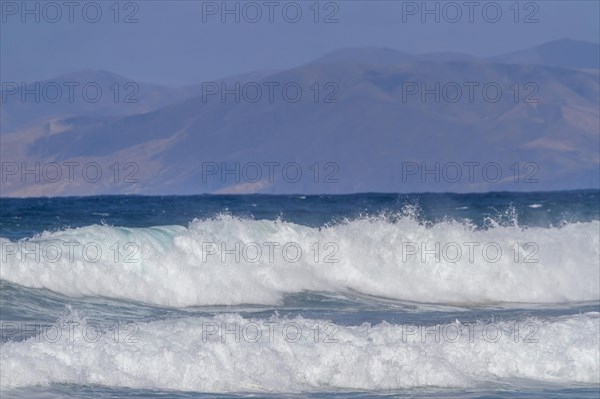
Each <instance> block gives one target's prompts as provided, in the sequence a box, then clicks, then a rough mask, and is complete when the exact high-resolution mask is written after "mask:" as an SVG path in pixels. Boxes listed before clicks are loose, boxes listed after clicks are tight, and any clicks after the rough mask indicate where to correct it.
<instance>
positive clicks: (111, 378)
mask: <svg viewBox="0 0 600 399" xmlns="http://www.w3.org/2000/svg"><path fill="white" fill-rule="evenodd" d="M71 322H72V323H81V324H79V326H85V322H84V321H83V320H79V319H76V318H73V319H72V320H71ZM266 322H267V321H265V320H262V321H261V320H244V319H242V318H241V317H240V316H238V315H231V314H230V315H220V316H217V317H216V318H189V319H187V318H186V319H180V320H172V321H154V322H149V323H142V324H139V326H138V327H139V330H138V333H137V334H136V335H134V336H133V337H132V338H135V339H136V340H137V341H138V342H125V341H128V340H126V339H124V338H125V334H121V335H120V338H119V339H115V335H114V334H113V332H111V331H109V332H107V333H106V334H104V335H101V336H99V337H98V338H92V339H90V338H85V337H86V336H88V337H96V335H95V334H93V333H91V334H86V335H84V334H83V333H82V331H84V330H83V329H82V328H74V329H73V331H74V333H73V335H72V336H69V335H68V334H63V335H62V336H60V339H59V340H58V341H56V340H53V342H48V340H47V339H39V338H38V337H32V338H30V339H29V340H27V341H23V342H8V343H4V344H2V346H1V351H0V360H1V361H0V371H1V374H2V379H1V380H0V387H2V390H3V391H6V390H7V389H11V388H16V387H24V386H32V385H40V384H41V385H45V384H50V383H70V384H99V385H107V386H112V387H131V388H156V389H174V390H189V391H205V392H239V391H273V392H295V391H311V390H318V391H328V390H336V389H339V390H363V389H364V390H384V389H402V388H413V387H475V386H478V385H483V384H487V383H498V382H500V383H503V382H504V383H513V382H515V381H517V382H518V381H523V380H530V381H540V382H548V383H558V384H571V383H577V384H582V383H583V384H599V383H600V369H599V368H600V366H599V362H598V358H599V356H600V338H599V336H600V322H599V315H598V313H595V312H594V313H586V314H582V315H576V316H564V317H559V318H553V319H546V320H542V319H535V318H533V319H527V320H523V321H522V322H520V324H519V325H520V330H519V334H518V335H515V332H514V331H515V328H514V327H515V324H514V322H500V323H496V324H485V323H482V322H480V323H476V324H473V325H470V326H469V325H462V324H459V323H452V324H448V325H441V326H437V327H428V328H427V329H424V327H420V326H415V325H410V326H409V325H392V324H388V323H382V324H378V325H373V326H371V325H367V324H365V325H362V326H357V327H347V326H346V327H344V326H339V325H333V324H328V323H326V322H324V321H318V320H308V319H303V318H295V319H282V318H272V319H270V320H269V323H270V324H269V325H270V326H271V327H270V328H271V329H270V330H268V331H270V332H268V331H267V330H266V329H264V330H263V335H262V338H261V339H257V338H256V337H258V334H257V333H256V332H257V331H258V330H259V329H258V328H256V327H248V326H253V325H254V326H255V325H260V326H264V325H265V324H264V323H266ZM221 323H226V324H225V325H224V326H223V327H220V326H221ZM291 324H294V325H295V327H294V329H289V328H288V330H285V329H286V328H287V327H286V326H289V325H291ZM326 325H327V326H329V329H327V330H326V329H325V328H324V327H323V326H326ZM207 326H212V327H214V326H219V329H220V330H215V329H214V328H213V329H212V330H209V329H208V327H207ZM233 326H239V328H240V331H242V332H240V333H239V334H238V335H237V337H238V339H236V335H235V334H234V331H235V329H234V328H233ZM490 326H493V327H490ZM221 328H222V329H221ZM261 328H262V327H261ZM318 328H322V330H321V335H319V337H318V338H315V335H314V331H315V330H316V329H318ZM435 328H438V329H439V331H441V333H438V334H437V335H436V334H435V333H433V332H432V331H434V330H435ZM459 328H461V329H462V330H460V331H462V333H461V335H458V334H457V332H458V331H459ZM225 329H227V330H228V333H227V334H224V333H223V331H225ZM298 329H300V330H298ZM325 330H326V331H327V333H328V335H327V336H326V335H325V334H324V333H323V332H324V331H325ZM207 331H213V332H214V331H219V332H217V333H212V334H207ZM243 331H246V332H243ZM297 331H301V333H297ZM286 334H287V335H286ZM298 334H300V335H298ZM49 336H54V335H53V334H49ZM285 336H287V337H288V338H287V339H286V338H283V337H285ZM298 337H300V339H298ZM457 337H459V338H457ZM238 341H239V342H238Z"/></svg>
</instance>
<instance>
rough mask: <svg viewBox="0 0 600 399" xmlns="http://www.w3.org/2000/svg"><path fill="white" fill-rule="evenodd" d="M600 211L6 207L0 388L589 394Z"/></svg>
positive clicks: (10, 202)
mask: <svg viewBox="0 0 600 399" xmlns="http://www.w3.org/2000/svg"><path fill="white" fill-rule="evenodd" d="M599 204H600V194H599V192H598V191H570V192H551V193H487V194H462V195H461V194H413V195H403V194H360V195H345V196H302V195H290V196H260V195H251V196H208V195H206V196H187V197H140V196H114V197H86V198H51V199H50V198H41V199H3V200H2V205H1V212H0V227H1V233H0V243H1V244H2V248H1V254H0V255H1V257H2V263H1V267H0V293H1V312H0V322H1V323H2V325H1V332H2V337H1V338H2V343H1V344H0V345H1V346H0V359H1V363H0V389H1V392H2V397H3V398H4V397H27V398H30V397H44V398H46V397H78V398H79V397H86V398H87V397H89V398H110V397H135V398H146V397H169V398H170V397H173V398H191V397H218V398H225V397H235V398H243V397H273V398H275V397H289V398H300V397H314V398H330V397H351V398H368V397H416V398H426V397H445V398H449V397H468V398H474V397H524V398H552V397H555V398H572V397H587V398H597V397H598V395H599V390H600V365H599V364H600V313H599V311H600V303H599V302H600V298H599V297H600V208H599V207H600V205H599Z"/></svg>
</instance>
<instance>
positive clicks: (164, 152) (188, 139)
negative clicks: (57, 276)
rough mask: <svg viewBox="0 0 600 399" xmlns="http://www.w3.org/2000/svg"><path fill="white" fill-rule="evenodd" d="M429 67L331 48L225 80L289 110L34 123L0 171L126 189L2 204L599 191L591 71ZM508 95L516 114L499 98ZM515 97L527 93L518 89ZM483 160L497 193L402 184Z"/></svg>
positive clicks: (460, 61) (55, 191) (223, 107)
mask: <svg viewBox="0 0 600 399" xmlns="http://www.w3.org/2000/svg"><path fill="white" fill-rule="evenodd" d="M542 53H543V52H542ZM438 56H439V57H440V58H441V59H442V60H439V59H436V56H435V55H425V56H411V55H407V54H405V53H401V52H396V51H395V50H390V49H373V48H366V49H365V48H362V49H354V50H352V49H343V50H338V51H336V52H333V53H332V54H330V55H328V56H325V57H321V58H319V59H317V60H315V61H314V62H310V63H308V64H305V65H302V66H299V67H296V68H292V69H289V70H286V71H281V72H277V73H274V74H268V75H267V76H264V74H263V76H260V75H258V76H260V77H261V78H262V79H260V80H258V79H253V77H252V76H251V75H248V77H246V78H239V79H238V80H239V81H241V82H242V83H244V82H253V83H254V82H262V83H263V85H264V84H266V83H268V82H279V83H281V84H285V83H286V82H296V83H297V84H299V85H300V86H301V87H302V88H304V89H305V92H304V95H303V96H302V98H301V100H300V101H299V102H297V103H293V102H290V101H285V100H282V99H281V98H280V99H278V100H277V101H273V102H270V101H266V100H265V99H264V98H263V99H262V101H259V102H257V103H251V102H248V101H240V102H236V101H232V100H231V99H229V100H227V101H225V102H223V101H222V100H221V98H220V96H219V95H215V96H207V97H202V96H196V97H191V98H187V99H180V100H178V101H176V102H171V103H170V105H167V106H165V107H161V108H158V109H155V110H153V111H149V112H145V113H142V114H140V113H136V114H134V115H130V116H114V115H113V116H110V117H102V118H93V117H89V118H70V119H68V120H65V121H61V122H60V123H57V122H53V123H54V124H55V125H58V126H60V127H61V128H60V129H58V128H56V126H55V128H54V131H52V129H51V127H49V126H48V124H46V127H45V128H33V129H29V130H27V131H23V132H19V133H18V136H22V137H21V139H20V140H19V138H17V137H11V140H7V139H6V137H3V146H2V147H3V150H2V156H3V160H13V159H14V160H18V159H29V160H40V159H41V160H46V161H47V162H49V161H57V162H62V161H67V160H79V161H81V162H84V161H86V160H87V161H92V160H93V161H94V162H104V163H111V162H116V161H119V162H121V163H127V162H136V164H137V165H139V169H140V170H139V173H138V177H139V183H137V184H134V185H123V184H112V185H111V184H105V185H102V184H95V185H93V184H83V185H81V184H72V185H58V184H53V185H52V184H48V185H38V186H37V187H34V188H32V187H29V185H27V184H10V185H5V187H4V188H3V190H2V195H68V194H75V193H76V194H81V193H82V190H83V191H84V192H85V193H89V194H99V193H122V192H123V193H149V194H165V193H179V194H191V193H203V192H238V193H243V192H265V193H300V192H302V193H348V192H359V191H387V192H407V191H458V192H461V191H463V192H464V191H487V190H538V189H560V188H582V187H597V186H598V179H599V177H598V166H599V162H600V160H599V159H598V148H599V145H600V138H599V133H598V132H599V126H598V125H599V120H600V115H599V111H598V109H599V104H600V93H599V88H598V73H597V72H589V71H581V70H577V69H579V66H580V63H578V64H577V65H575V66H574V69H571V68H563V67H554V66H540V65H535V64H527V63H524V64H512V63H509V62H506V63H505V62H502V63H497V62H492V61H490V60H481V59H476V58H472V57H469V56H464V55H456V56H455V55H452V54H447V53H443V54H438ZM512 59H514V57H513V58H512ZM575 61H577V60H575ZM577 62H579V61H577ZM233 81H235V79H233V80H230V81H229V83H232V82H233ZM315 82H319V83H320V84H321V85H324V84H326V83H334V84H335V85H336V87H335V88H337V89H338V90H337V91H336V90H333V91H331V90H330V91H323V92H322V93H320V94H323V95H322V96H320V98H319V102H318V103H315V101H314V98H313V94H314V93H313V92H312V91H311V90H309V89H308V88H309V87H311V85H313V84H314V83H315ZM436 82H440V84H441V85H444V84H447V83H456V84H458V85H459V86H462V87H463V88H464V83H465V82H478V83H479V84H480V86H478V87H481V86H484V85H485V84H486V83H489V82H492V83H495V84H497V85H499V86H500V87H501V88H502V96H501V98H500V99H499V100H498V101H497V102H492V101H488V100H486V99H484V98H483V97H482V94H481V92H480V91H477V90H476V91H475V94H476V95H477V97H476V99H475V101H469V99H468V96H467V95H466V93H464V92H463V96H462V97H461V99H460V100H459V101H458V102H455V103H454V102H451V101H448V99H447V98H442V99H441V101H439V102H436V101H435V98H434V96H433V95H429V96H425V101H423V98H422V97H421V96H420V93H418V94H416V95H415V94H410V95H409V94H408V93H407V90H409V89H414V84H416V85H417V86H418V85H420V84H422V83H425V84H426V85H427V87H429V88H431V87H432V86H434V85H435V83H436ZM515 83H518V84H519V86H518V89H517V90H516V93H517V94H518V101H516V100H515V90H511V88H514V84H515ZM527 84H533V85H534V86H532V87H527V88H526V85H527ZM199 92H201V90H200V91H199ZM334 92H335V93H334ZM331 93H334V94H335V95H333V96H330V97H331V98H330V99H333V100H335V101H337V102H331V103H323V100H324V98H325V97H326V96H325V94H331ZM535 100H537V101H535ZM10 136H15V135H9V136H7V137H10ZM24 140H27V143H25V142H24ZM7 146H8V147H9V148H11V150H6V148H7ZM16 149H19V150H16ZM19 157H21V158H19ZM271 161H276V162H279V163H280V164H281V165H283V164H285V163H287V162H297V163H298V164H299V165H301V167H302V171H303V172H304V178H303V179H302V180H301V181H299V182H295V183H292V182H289V181H287V180H289V179H287V180H286V179H285V178H283V176H281V174H276V175H275V176H274V178H273V179H267V178H266V176H264V175H263V176H262V179H259V181H256V182H254V181H245V180H244V179H241V180H240V181H236V179H220V178H218V177H215V176H212V175H211V176H210V178H208V179H207V176H206V174H203V171H202V164H203V163H211V165H214V164H220V163H221V162H226V163H227V165H234V164H236V163H239V164H240V165H246V164H248V163H251V162H256V163H258V164H263V163H265V162H271ZM492 161H493V162H496V163H498V164H500V165H501V166H502V169H503V172H504V173H505V176H504V177H503V178H502V179H501V180H499V181H498V182H497V183H490V182H489V181H484V180H481V179H479V180H478V181H476V182H473V183H470V182H468V181H466V180H464V181H461V182H457V183H454V182H449V181H443V180H444V179H442V181H440V182H435V181H433V180H431V179H429V180H427V181H422V180H423V179H421V178H419V176H417V177H416V178H415V176H410V177H411V179H408V180H407V179H406V176H403V174H402V170H403V169H402V168H403V163H405V162H415V163H421V162H426V163H427V165H434V164H435V163H436V162H440V163H444V162H445V163H449V162H456V163H459V164H461V163H464V162H480V163H489V162H492ZM315 162H318V164H319V169H323V170H320V171H321V172H322V173H321V175H323V174H327V173H330V172H332V171H333V169H331V168H338V170H337V171H336V172H335V173H334V174H332V175H334V176H335V179H333V180H337V182H335V181H333V182H327V183H325V182H324V181H323V180H325V179H324V177H323V176H319V179H318V180H319V181H318V182H317V183H315V181H314V180H313V177H314V176H313V173H314V171H313V170H312V169H310V167H311V165H314V164H315ZM515 162H518V163H519V165H524V164H528V163H534V164H535V165H536V166H537V167H538V168H539V170H538V171H537V172H536V173H535V177H536V179H537V180H538V181H539V182H538V183H535V184H522V183H520V184H515V183H514V181H511V179H510V176H511V175H510V174H509V173H511V172H509V168H510V166H511V165H513V164H515ZM212 163H214V164H212ZM326 164H330V165H329V167H328V169H327V170H325V169H326V168H325V165H326ZM205 165H206V164H205ZM331 165H334V166H331ZM263 172H264V170H263ZM524 172H527V171H524ZM330 174H331V173H330ZM32 190H33V191H32ZM32 192H33V193H34V194H31V193H32Z"/></svg>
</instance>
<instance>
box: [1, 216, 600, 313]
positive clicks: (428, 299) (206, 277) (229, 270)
mask: <svg viewBox="0 0 600 399" xmlns="http://www.w3.org/2000/svg"><path fill="white" fill-rule="evenodd" d="M599 229H600V222H599V221H593V222H586V223H570V224H565V225H563V226H560V227H551V228H541V227H531V228H521V227H519V226H517V225H514V224H513V225H497V224H496V225H492V226H491V227H490V228H488V229H477V228H475V227H473V226H471V225H469V224H466V223H459V222H455V221H446V222H440V223H437V224H433V225H425V224H423V223H420V222H419V221H418V220H417V219H416V218H414V217H403V218H399V219H397V220H391V219H390V218H385V217H376V218H361V219H357V220H352V221H346V222H343V223H338V224H335V225H331V226H325V227H321V228H313V227H307V226H303V225H298V224H293V223H289V222H282V221H271V220H248V219H239V218H235V217H231V216H220V217H217V218H213V219H207V220H196V221H194V222H192V223H191V224H190V225H189V226H188V227H183V226H162V227H152V228H122V227H111V226H105V225H93V226H87V227H82V228H76V229H66V230H64V231H57V232H45V233H43V234H41V235H40V236H37V237H33V238H28V239H24V240H21V241H18V242H11V241H9V240H7V239H0V240H1V241H2V250H1V251H2V253H1V257H2V267H1V268H0V277H1V278H2V279H5V280H7V281H10V282H13V283H16V284H20V285H22V286H27V287H33V288H46V289H49V290H52V291H55V292H58V293H61V294H64V295H69V296H103V297H110V298H117V299H127V300H134V301H141V302H146V303H150V304H157V305H165V306H174V307H185V306H196V305H217V304H225V305H228V304H244V303H255V304H278V303H280V301H281V299H282V297H283V295H284V294H286V293H296V292H301V291H307V290H308V291H325V292H348V291H350V290H352V291H355V292H358V293H361V294H366V295H373V296H380V297H387V298H392V299H397V300H406V301H416V302H422V303H444V304H447V303H449V304H452V303H454V304H490V303H511V302H522V303H559V302H571V301H593V300H598V298H599V296H600V265H599V264H598V259H599V257H600V254H599V248H600V237H599V235H598V230H599ZM91 242H92V243H97V244H98V246H99V247H100V248H101V250H102V253H101V255H102V256H101V257H100V258H99V259H98V260H94V261H93V262H91V261H90V260H89V258H88V259H87V260H86V258H85V257H84V254H83V251H82V247H83V246H84V245H86V244H88V243H91ZM36 243H37V244H39V245H40V246H41V248H44V247H46V251H50V252H52V247H48V245H49V244H58V245H60V246H61V248H62V249H63V251H64V250H65V248H67V245H66V244H65V243H71V245H73V243H77V244H78V246H77V247H74V248H76V249H74V250H73V258H72V259H69V256H67V254H66V252H63V253H62V256H60V257H59V259H58V260H56V261H50V260H49V259H53V255H48V254H46V255H45V256H44V255H43V256H41V258H40V260H39V261H37V260H36V259H35V256H33V255H28V254H27V253H26V252H27V251H23V252H22V251H20V250H15V245H17V246H18V247H19V249H21V248H28V246H29V248H31V247H32V246H34V245H36ZM115 243H117V244H118V248H119V259H117V260H115V250H114V248H115V247H114V245H115ZM126 243H134V244H135V246H136V248H138V249H139V251H134V249H132V248H125V247H124V245H125V244H126ZM208 243H216V244H224V245H225V247H224V248H225V249H229V250H231V249H233V248H235V244H236V243H239V244H240V245H241V246H242V247H241V248H243V246H244V245H246V246H247V245H248V244H249V243H256V244H257V245H258V246H259V247H260V248H261V251H262V255H261V256H260V258H259V260H258V261H255V262H251V261H246V260H245V258H244V257H243V256H242V257H241V258H240V261H239V262H238V261H236V259H235V256H234V255H227V254H225V255H224V257H222V256H221V254H220V253H217V254H214V255H208V254H207V251H208V248H209V247H207V246H206V245H207V244H208ZM264 243H278V244H279V245H278V246H277V247H273V248H274V249H273V256H274V257H273V258H272V259H270V253H269V247H268V246H265V245H264ZM286 243H295V244H297V245H298V246H299V247H300V248H301V249H302V253H301V256H300V258H297V257H296V253H295V251H294V249H293V248H292V249H291V250H288V251H287V255H288V258H287V259H286V258H285V255H284V251H283V250H282V248H283V246H284V245H285V244H286ZM315 243H317V248H319V251H320V252H319V254H318V255H316V252H315V250H314V248H315ZM328 243H333V246H331V245H330V246H329V247H326V245H327V244H328ZM407 243H415V244H416V245H417V248H418V253H417V254H415V255H408V250H409V249H414V248H408V247H407V246H406V244H407ZM436 243H439V246H440V249H441V248H444V246H446V245H447V244H452V243H453V244H456V245H454V246H453V247H448V248H449V251H448V252H446V253H443V252H442V251H441V250H434V252H437V254H438V255H439V254H440V253H442V256H436V255H435V254H430V255H425V259H423V255H424V252H425V251H423V250H432V249H435V245H436ZM465 243H477V246H475V247H473V248H474V249H473V257H471V256H470V253H469V251H470V249H469V248H470V247H469V246H467V245H466V244H465ZM490 243H493V244H494V245H497V246H498V247H500V248H501V250H502V253H501V256H500V257H499V258H498V257H497V254H498V253H497V251H496V249H495V248H496V247H495V246H494V247H488V250H487V252H486V253H487V256H486V255H485V254H484V252H483V250H482V248H483V247H484V246H485V245H486V244H490ZM515 243H518V245H520V247H518V248H519V250H518V251H519V252H518V253H519V258H518V259H517V261H516V260H515V253H516V251H515V248H517V247H515ZM526 243H530V244H531V243H533V244H531V245H529V246H528V247H524V246H523V245H524V244H526ZM423 245H424V247H423ZM457 246H458V249H460V251H462V254H461V256H459V257H458V258H456V255H457V254H458V252H456V251H457ZM34 248H35V247H34ZM48 248H49V249H48ZM453 248H454V249H453ZM211 249H215V248H214V247H211ZM246 249H248V252H247V253H246V254H247V255H248V254H250V255H248V258H250V259H256V256H255V255H256V254H257V253H258V252H255V251H256V249H255V248H254V249H253V248H251V247H249V246H247V248H246ZM15 251H16V253H13V252H15ZM134 252H135V254H133V253H134ZM240 252H242V251H237V253H238V255H239V254H240ZM89 254H91V255H89ZM128 254H133V256H132V257H131V258H130V259H129V261H125V258H126V256H127V255H128ZM88 255H89V256H91V257H92V258H94V257H95V252H94V251H93V250H91V251H90V252H88ZM242 255H244V254H243V253H242ZM328 255H330V257H329V258H327V256H328ZM315 256H316V258H315ZM528 256H529V257H530V259H529V261H531V262H533V261H537V262H535V263H526V262H525V259H526V257H528ZM248 258H246V259H248ZM294 259H297V260H295V261H292V260H294ZM223 260H224V261H223ZM326 260H327V261H326ZM331 261H337V262H335V263H328V262H331Z"/></svg>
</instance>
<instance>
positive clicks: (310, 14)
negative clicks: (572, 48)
mask: <svg viewBox="0 0 600 399" xmlns="http://www.w3.org/2000/svg"><path fill="white" fill-rule="evenodd" d="M26 4H27V5H26V7H27V8H26V9H25V8H24V7H23V6H22V2H21V1H5V0H1V1H0V5H1V13H2V14H1V19H0V21H1V27H0V34H1V37H0V55H1V60H0V67H1V71H0V73H1V76H0V78H1V80H2V81H3V82H6V81H17V82H20V81H31V80H39V79H44V78H52V77H54V76H57V75H60V74H63V73H67V72H72V71H77V70H81V69H105V70H109V71H113V72H116V73H119V74H121V75H124V76H126V77H130V78H134V79H138V80H143V81H149V82H156V83H162V84H167V85H184V84H190V83H198V82H201V81H203V80H206V79H213V78H217V77H222V76H226V75H231V74H236V73H242V72H247V71H251V70H256V69H266V68H268V69H270V68H285V67H291V66H294V65H297V64H301V63H303V62H306V61H309V60H311V59H313V58H315V57H318V56H320V55H323V54H326V53H327V52H329V51H332V50H334V49H336V48H340V47H355V46H379V47H390V48H394V49H398V50H403V51H408V52H417V53H423V52H432V51H458V52H465V53H471V54H475V55H481V56H488V55H496V54H501V53H505V52H509V51H513V50H517V49H523V48H527V47H530V46H533V45H536V44H540V43H544V42H547V41H551V40H555V39H560V38H571V39H579V40H587V41H592V42H598V41H599V40H600V39H599V37H600V31H599V22H598V21H599V20H600V2H598V1H596V0H591V1H535V2H533V1H521V2H519V3H516V2H515V1H514V0H512V1H496V2H490V1H481V2H479V1H471V2H469V1H466V0H461V1H456V2H447V1H429V2H426V5H423V4H424V3H423V2H421V1H419V2H410V1H347V0H343V1H331V2H328V1H321V2H320V3H319V4H318V7H315V1H314V0H310V1H295V2H286V1H281V2H279V1H268V0H264V1H263V0H261V1H256V2H252V1H250V2H249V1H228V2H222V1H216V2H213V1H148V0H142V1H129V2H128V1H122V2H120V3H118V4H117V6H115V1H112V0H109V1H96V2H85V1H72V2H70V3H69V2H68V1H66V0H59V1H56V2H52V1H50V2H47V1H46V2H37V1H28V2H26ZM515 4H516V6H515ZM425 7H427V9H425ZM236 8H237V10H239V11H236ZM317 8H318V9H319V12H318V14H317V13H316V9H317ZM436 8H437V11H436ZM427 10H429V11H431V13H426V12H425V11H427ZM98 11H100V12H101V15H100V14H98ZM227 11H232V12H231V13H227ZM298 11H300V12H301V15H298V14H297V13H298ZM258 12H260V14H261V15H259V14H258ZM498 12H500V14H498ZM36 18H37V19H39V20H38V21H36ZM222 18H225V22H224V23H223V22H222ZM236 18H239V22H236V20H235V19H236ZM422 18H425V21H424V22H423V20H422ZM436 18H439V20H438V21H436ZM23 19H24V20H25V21H24V22H23ZM125 20H127V21H129V22H131V23H125ZM254 20H257V21H256V22H253V21H254ZM270 20H272V21H273V22H271V21H270ZM315 20H316V21H318V22H315ZM325 20H327V21H328V22H329V23H325ZM94 21H97V22H94ZM115 21H117V22H115ZM135 21H137V22H135ZM294 21H297V22H294ZM453 21H456V22H453Z"/></svg>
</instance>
